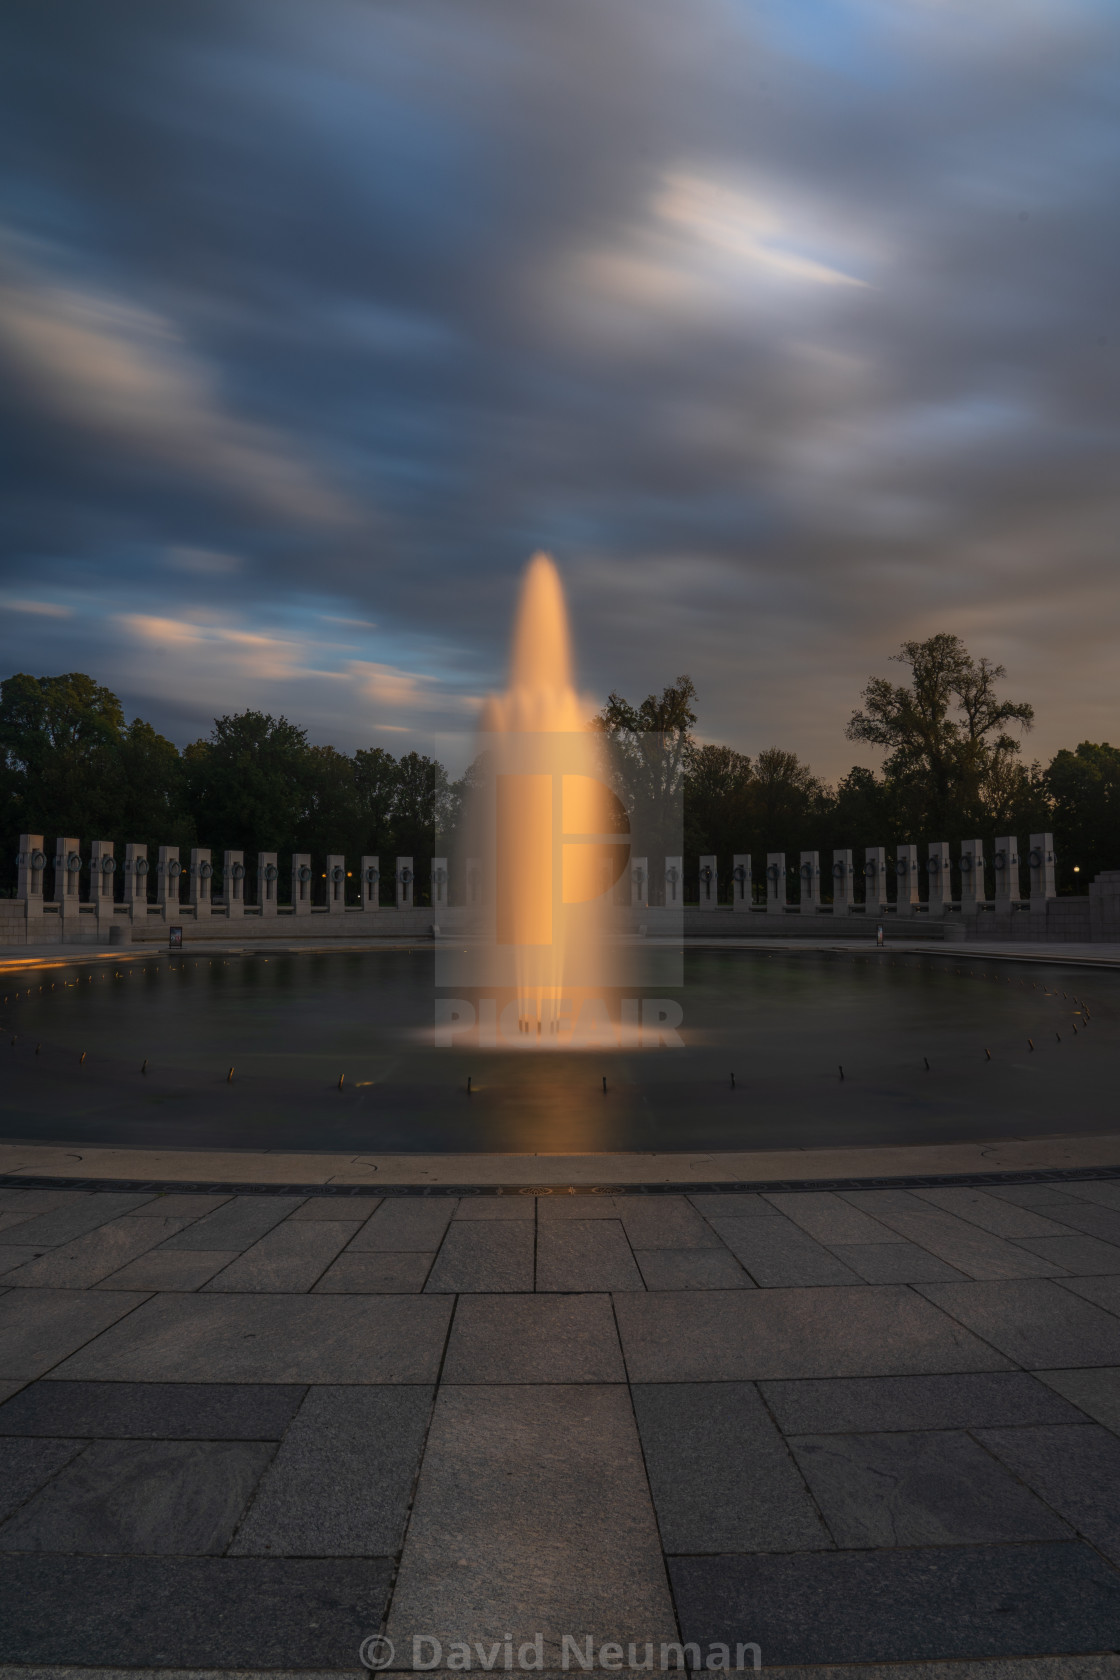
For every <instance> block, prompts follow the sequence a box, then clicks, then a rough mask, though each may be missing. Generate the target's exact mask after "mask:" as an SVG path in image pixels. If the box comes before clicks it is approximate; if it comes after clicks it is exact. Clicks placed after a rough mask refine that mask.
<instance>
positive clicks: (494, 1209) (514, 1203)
mask: <svg viewBox="0 0 1120 1680" xmlns="http://www.w3.org/2000/svg"><path fill="white" fill-rule="evenodd" d="M535 1217H536V1206H535V1198H534V1197H533V1196H463V1197H461V1198H460V1201H459V1206H458V1207H457V1208H456V1209H455V1218H456V1219H533V1218H535Z"/></svg>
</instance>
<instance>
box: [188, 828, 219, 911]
mask: <svg viewBox="0 0 1120 1680" xmlns="http://www.w3.org/2000/svg"><path fill="white" fill-rule="evenodd" d="M213 878H214V865H213V864H212V863H211V861H210V848H209V846H192V847H191V869H190V902H191V904H192V906H193V907H194V916H195V921H196V922H204V921H206V919H207V917H208V916H209V915H210V883H211V881H212V880H213Z"/></svg>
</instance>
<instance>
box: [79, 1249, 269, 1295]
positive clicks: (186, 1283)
mask: <svg viewBox="0 0 1120 1680" xmlns="http://www.w3.org/2000/svg"><path fill="white" fill-rule="evenodd" d="M236 1259H237V1251H236V1249H225V1250H223V1251H222V1253H220V1254H213V1253H207V1251H206V1250H205V1249H197V1248H150V1249H149V1250H148V1252H147V1253H146V1254H142V1255H141V1256H140V1258H139V1259H138V1260H130V1261H129V1263H128V1265H127V1266H122V1267H121V1269H120V1271H119V1272H111V1273H110V1274H109V1276H108V1277H104V1278H102V1279H101V1282H100V1283H99V1284H97V1285H96V1287H97V1288H98V1289H151V1290H164V1291H170V1292H172V1293H183V1292H188V1293H189V1292H190V1291H192V1290H195V1289H201V1288H202V1286H203V1284H204V1283H209V1281H210V1279H211V1278H212V1277H214V1276H215V1275H216V1274H217V1273H218V1272H221V1271H224V1270H225V1268H226V1267H227V1266H228V1265H229V1264H230V1262H231V1261H232V1260H236Z"/></svg>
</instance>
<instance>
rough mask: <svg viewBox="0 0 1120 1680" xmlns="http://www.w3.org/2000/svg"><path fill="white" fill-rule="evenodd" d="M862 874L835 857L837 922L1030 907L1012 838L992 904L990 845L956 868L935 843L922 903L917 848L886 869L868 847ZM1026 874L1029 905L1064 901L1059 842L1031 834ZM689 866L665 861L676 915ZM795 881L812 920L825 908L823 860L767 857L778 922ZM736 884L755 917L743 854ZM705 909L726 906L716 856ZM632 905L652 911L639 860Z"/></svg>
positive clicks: (707, 860)
mask: <svg viewBox="0 0 1120 1680" xmlns="http://www.w3.org/2000/svg"><path fill="white" fill-rule="evenodd" d="M863 858H864V861H863V867H862V870H857V869H856V867H855V865H854V864H853V862H852V853H851V850H850V848H849V849H845V850H841V851H834V852H833V853H832V908H833V914H835V915H844V914H846V913H847V912H848V911H849V910H853V909H857V908H859V909H862V910H863V911H864V912H865V913H866V914H869V915H878V914H879V913H880V912H881V911H885V910H886V909H887V908H888V907H890V908H892V909H893V910H894V911H895V912H896V914H898V915H902V916H907V915H915V914H917V913H918V912H919V911H921V910H925V911H927V912H928V913H929V914H930V915H940V914H943V913H944V912H945V911H947V910H948V909H949V908H950V907H951V906H952V905H954V904H957V903H959V904H960V907H961V910H962V912H963V913H965V914H968V913H969V912H970V911H971V912H973V913H975V912H977V911H979V910H980V909H981V908H982V907H984V906H986V905H987V904H988V903H989V902H994V906H995V909H996V912H997V913H999V912H1001V911H1004V912H1010V911H1011V910H1012V909H1014V908H1017V907H1018V906H1019V905H1021V904H1022V903H1024V899H1023V897H1022V893H1021V888H1020V882H1019V871H1020V866H1021V861H1022V860H1021V859H1020V856H1019V842H1018V841H1017V840H1016V839H1014V838H1012V837H1009V836H1004V837H1003V838H1001V839H998V840H997V841H996V843H995V849H994V851H993V854H992V859H991V866H992V871H993V875H994V878H995V899H994V901H991V900H989V899H988V896H987V876H986V871H987V867H988V865H987V859H986V858H985V854H984V842H983V840H966V841H964V842H963V843H962V845H961V848H960V855H959V857H958V859H957V862H956V865H955V866H954V864H953V860H952V857H951V856H950V851H949V844H948V842H947V841H944V840H938V841H935V842H933V843H932V844H931V845H930V847H929V850H928V853H927V855H926V864H925V867H926V874H927V877H928V880H929V891H928V894H927V897H926V898H925V899H924V900H923V899H921V897H920V893H919V887H920V870H921V865H920V861H919V856H918V848H917V846H914V845H910V844H907V845H903V846H896V847H895V849H894V862H893V864H891V863H888V861H887V851H886V847H885V846H868V847H867V848H865V850H864V854H863ZM1026 861H1027V866H1028V868H1029V871H1030V897H1029V902H1030V904H1032V905H1034V906H1036V907H1037V906H1038V905H1041V904H1044V903H1045V901H1046V900H1047V899H1049V898H1054V897H1056V895H1057V888H1056V885H1055V858H1054V836H1053V835H1052V834H1032V835H1031V842H1030V849H1029V851H1028V853H1027V860H1026ZM683 864H684V860H683V858H681V857H667V858H666V859H665V877H664V879H665V903H666V905H668V906H669V907H670V908H672V907H673V906H680V905H681V904H682V903H683V894H684V868H683ZM954 867H956V869H957V870H958V872H959V875H960V883H961V888H960V893H959V894H954V892H953V883H952V871H953V868H954ZM791 876H792V877H793V878H795V879H799V881H800V899H799V903H800V906H801V909H802V910H804V911H809V912H812V911H813V910H815V909H819V908H820V906H821V863H820V853H819V852H802V853H801V860H800V864H799V866H798V867H797V868H796V869H794V870H792V871H791V870H790V869H789V867H788V859H787V856H786V853H785V852H768V853H767V854H766V874H765V881H766V909H767V910H769V911H773V912H775V913H776V914H782V913H783V912H784V911H785V910H786V909H787V907H788V906H789V904H790V898H789V886H790V878H791ZM731 878H732V884H733V890H732V898H731V905H732V909H734V910H750V909H752V908H753V907H754V878H753V873H752V861H751V856H750V853H749V852H737V853H736V854H735V856H734V858H733V860H732V869H731ZM891 879H893V880H894V882H895V887H896V893H895V897H894V898H893V899H888V896H887V883H888V881H889V880H891ZM860 880H862V883H863V891H862V895H861V896H860V897H858V898H857V896H856V883H857V881H860ZM699 885H700V892H699V902H700V908H701V909H702V910H704V909H710V910H714V909H715V908H716V907H717V906H718V904H719V859H718V858H717V857H715V856H714V855H710V854H709V855H705V856H703V857H701V859H700V883H699ZM630 900H631V903H632V904H633V905H634V906H636V907H641V908H644V907H645V906H647V905H648V903H649V870H648V868H647V863H646V859H645V858H634V859H633V860H632V862H631V865H630Z"/></svg>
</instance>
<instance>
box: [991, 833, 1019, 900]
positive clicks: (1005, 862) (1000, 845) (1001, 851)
mask: <svg viewBox="0 0 1120 1680" xmlns="http://www.w3.org/2000/svg"><path fill="white" fill-rule="evenodd" d="M992 867H993V869H994V870H995V877H996V915H997V916H999V915H1005V916H1006V915H1010V914H1011V911H1012V910H1013V909H1017V908H1018V906H1019V903H1020V902H1021V894H1020V892H1019V842H1018V840H1017V839H1013V838H1012V837H1011V836H1010V835H1007V834H1005V835H1004V836H1003V838H1002V839H1001V840H997V841H996V851H995V856H994V857H993V859H992Z"/></svg>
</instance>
